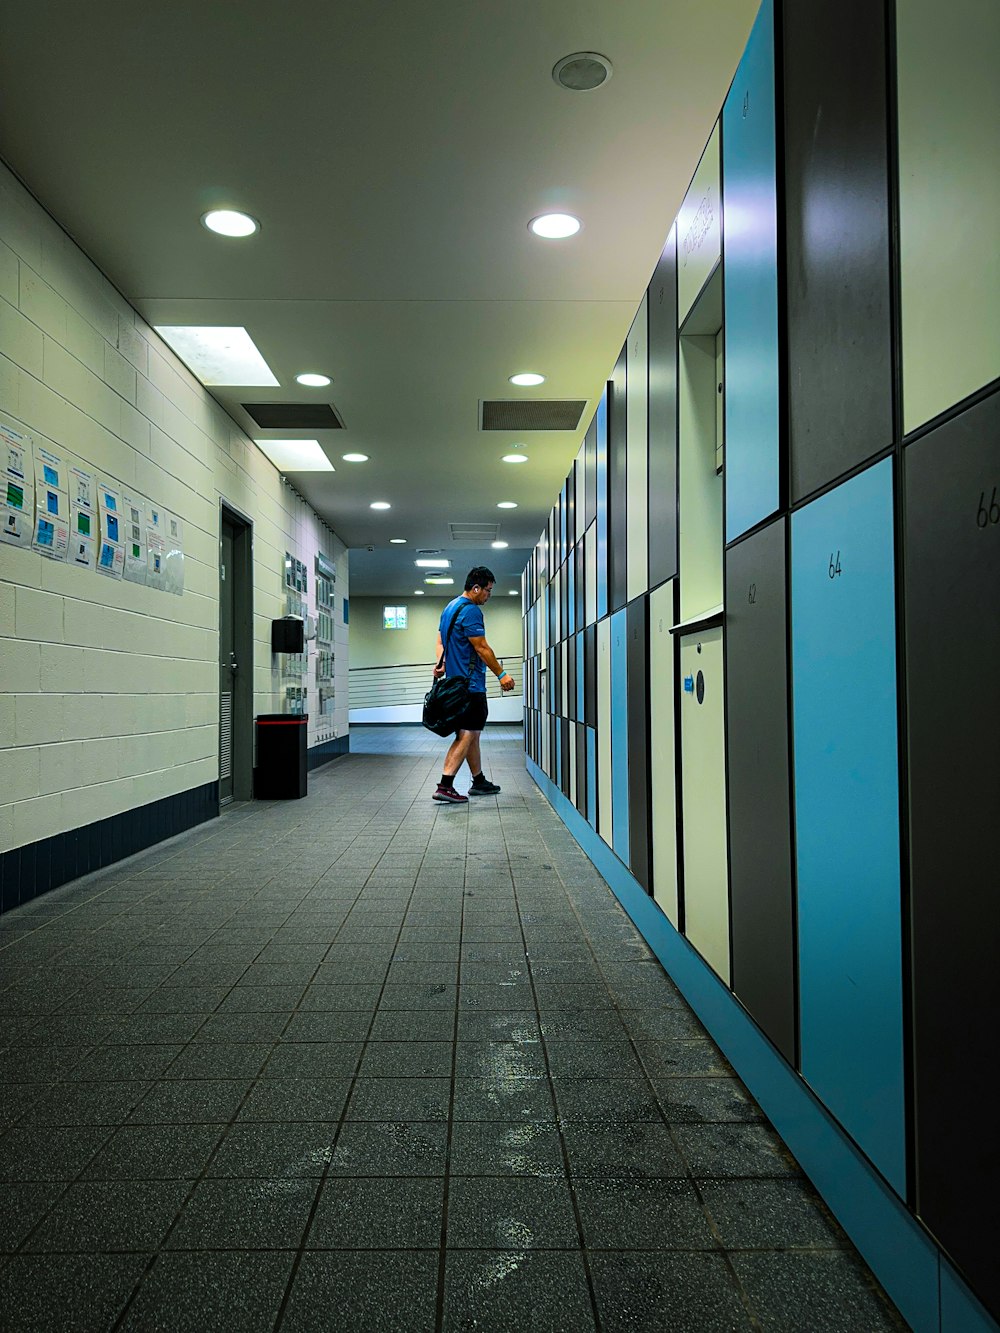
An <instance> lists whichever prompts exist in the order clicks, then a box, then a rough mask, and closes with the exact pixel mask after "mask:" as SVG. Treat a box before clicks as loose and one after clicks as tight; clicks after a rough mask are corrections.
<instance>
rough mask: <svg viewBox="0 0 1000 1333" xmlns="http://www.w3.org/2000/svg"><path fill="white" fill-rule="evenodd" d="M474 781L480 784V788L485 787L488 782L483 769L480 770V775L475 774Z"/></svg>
mask: <svg viewBox="0 0 1000 1333" xmlns="http://www.w3.org/2000/svg"><path fill="white" fill-rule="evenodd" d="M472 781H473V782H476V783H478V784H479V786H482V785H483V783H484V782H485V781H486V777H485V775H484V773H483V770H482V769H480V770H479V772H478V773H473V775H472Z"/></svg>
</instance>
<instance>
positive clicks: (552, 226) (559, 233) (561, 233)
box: [528, 213, 580, 241]
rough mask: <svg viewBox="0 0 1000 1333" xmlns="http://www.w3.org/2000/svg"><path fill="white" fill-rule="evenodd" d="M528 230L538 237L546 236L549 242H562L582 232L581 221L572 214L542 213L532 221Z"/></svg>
mask: <svg viewBox="0 0 1000 1333" xmlns="http://www.w3.org/2000/svg"><path fill="white" fill-rule="evenodd" d="M528 230H529V231H533V232H534V233H535V235H536V236H544V237H545V239H546V240H547V241H561V240H564V239H565V238H566V237H567V236H575V235H576V233H577V232H578V231H579V230H580V219H579V218H575V217H574V216H573V214H572V213H542V214H541V216H540V217H537V218H532V219H531V221H530V222H529V223H528Z"/></svg>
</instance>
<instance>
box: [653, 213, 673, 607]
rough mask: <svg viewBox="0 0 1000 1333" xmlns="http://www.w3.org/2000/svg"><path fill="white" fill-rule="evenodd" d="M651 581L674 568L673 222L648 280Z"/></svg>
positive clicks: (665, 576)
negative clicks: (650, 278) (650, 279)
mask: <svg viewBox="0 0 1000 1333" xmlns="http://www.w3.org/2000/svg"><path fill="white" fill-rule="evenodd" d="M648 314H649V346H648V357H649V399H648V401H649V407H648V420H647V428H648V433H649V586H650V587H651V588H655V587H657V585H658V584H660V583H662V582H664V580H665V579H672V578H674V577H675V576H676V574H677V228H676V226H674V227H671V229H670V235H669V236H668V237H667V243H666V245H665V246H664V247H663V253H662V254H661V255H660V261H659V263H658V264H657V266H656V269H655V271H654V273H653V280H652V282H651V283H650V284H649V305H648Z"/></svg>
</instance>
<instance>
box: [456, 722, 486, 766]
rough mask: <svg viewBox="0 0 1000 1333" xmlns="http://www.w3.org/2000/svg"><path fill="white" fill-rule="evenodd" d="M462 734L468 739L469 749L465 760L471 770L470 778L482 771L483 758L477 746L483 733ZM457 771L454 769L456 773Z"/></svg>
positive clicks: (469, 732) (470, 732)
mask: <svg viewBox="0 0 1000 1333" xmlns="http://www.w3.org/2000/svg"><path fill="white" fill-rule="evenodd" d="M464 734H465V735H466V736H468V737H470V740H469V748H468V750H466V752H465V758H466V760H467V761H468V765H469V768H470V769H471V770H472V776H473V777H475V776H476V774H477V773H481V772H482V771H483V756H482V752H481V749H480V745H479V738H480V736H482V734H483V733H482V732H481V731H467V732H465V733H464ZM457 771H458V770H457V769H456V772H457Z"/></svg>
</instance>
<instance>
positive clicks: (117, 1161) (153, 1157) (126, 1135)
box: [84, 1125, 225, 1180]
mask: <svg viewBox="0 0 1000 1333" xmlns="http://www.w3.org/2000/svg"><path fill="white" fill-rule="evenodd" d="M224 1129H225V1126H224V1125H124V1126H122V1128H121V1129H118V1130H115V1132H114V1133H113V1134H112V1135H111V1137H110V1138H109V1139H108V1141H107V1143H106V1144H105V1145H104V1147H103V1148H102V1149H101V1151H100V1152H99V1153H98V1154H97V1155H96V1157H94V1159H93V1161H92V1162H90V1164H89V1165H88V1166H87V1168H86V1170H85V1171H84V1179H86V1180H193V1179H194V1178H195V1177H196V1176H199V1175H201V1173H202V1171H203V1170H204V1168H205V1163H206V1162H207V1161H208V1159H209V1157H210V1155H211V1153H212V1150H213V1149H214V1148H215V1145H216V1144H217V1143H218V1142H219V1139H220V1138H221V1137H222V1134H223V1131H224Z"/></svg>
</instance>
